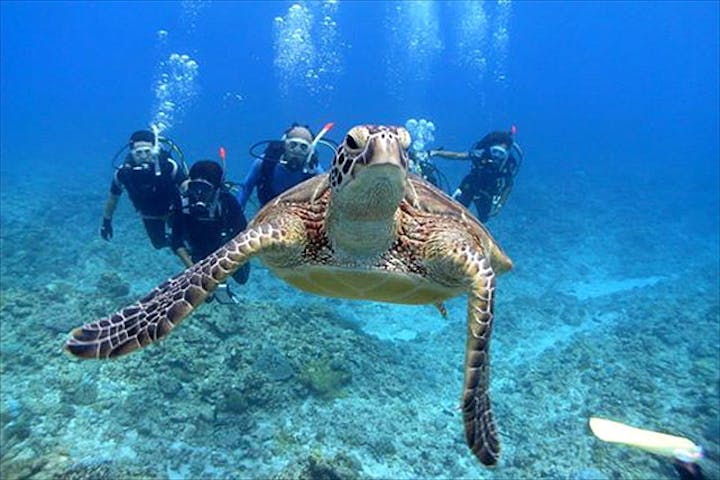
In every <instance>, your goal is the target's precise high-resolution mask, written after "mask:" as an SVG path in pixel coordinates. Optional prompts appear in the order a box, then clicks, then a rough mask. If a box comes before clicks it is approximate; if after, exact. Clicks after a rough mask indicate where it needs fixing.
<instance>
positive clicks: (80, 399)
mask: <svg viewBox="0 0 720 480" xmlns="http://www.w3.org/2000/svg"><path fill="white" fill-rule="evenodd" d="M61 397H62V401H63V402H64V403H68V404H71V405H90V404H92V403H95V402H96V401H97V398H98V387H97V384H96V383H95V382H91V381H89V380H83V381H82V382H80V383H78V384H77V385H74V384H72V383H70V382H67V383H66V385H65V388H64V389H63V391H62V393H61Z"/></svg>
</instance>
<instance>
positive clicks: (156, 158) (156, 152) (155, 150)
mask: <svg viewBox="0 0 720 480" xmlns="http://www.w3.org/2000/svg"><path fill="white" fill-rule="evenodd" d="M150 129H151V130H152V132H153V146H152V156H153V164H154V165H155V176H156V177H159V176H160V175H162V171H161V170H160V142H158V137H159V135H160V129H158V127H157V125H154V124H153V125H150Z"/></svg>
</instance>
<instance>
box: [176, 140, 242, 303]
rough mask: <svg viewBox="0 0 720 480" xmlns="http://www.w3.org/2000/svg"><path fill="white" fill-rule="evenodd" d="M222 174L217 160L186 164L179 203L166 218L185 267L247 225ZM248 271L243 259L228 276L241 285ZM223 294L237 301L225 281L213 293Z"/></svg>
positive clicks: (220, 295) (222, 153) (218, 296)
mask: <svg viewBox="0 0 720 480" xmlns="http://www.w3.org/2000/svg"><path fill="white" fill-rule="evenodd" d="M221 155H224V149H221ZM224 176H225V175H224V169H223V167H221V166H220V164H218V163H217V162H214V161H211V160H200V161H198V162H195V163H194V164H193V166H192V167H191V168H190V174H189V179H188V180H186V181H185V182H183V184H182V186H181V188H180V191H181V207H180V210H179V211H177V212H175V211H174V212H173V215H171V221H170V224H171V232H172V233H171V243H172V249H173V251H174V252H175V253H176V254H177V256H178V257H180V260H181V261H182V262H183V265H185V266H186V267H190V266H192V265H193V264H194V263H197V262H199V261H200V260H202V259H203V258H205V257H207V256H208V255H210V254H211V253H213V252H214V251H215V250H217V249H218V248H220V247H221V246H222V245H224V244H225V243H227V242H228V241H229V240H230V239H231V238H233V237H234V236H235V235H237V234H238V233H240V232H242V231H243V230H244V229H245V227H246V226H247V219H246V218H245V214H244V213H243V210H242V208H241V207H240V204H239V203H238V201H237V199H236V198H235V196H234V195H233V194H232V193H230V190H229V189H228V187H227V185H226V183H225V178H224ZM249 274H250V263H246V264H245V265H243V266H242V267H241V268H240V269H238V270H237V271H236V272H235V273H234V274H233V276H232V277H233V278H234V279H235V281H236V282H237V283H239V284H240V285H242V284H244V283H245V282H247V280H248V276H249ZM223 293H224V294H225V295H223ZM223 297H228V298H229V300H230V301H231V302H233V303H237V301H236V300H235V297H234V296H233V295H232V292H231V291H230V289H229V288H228V287H227V285H226V284H225V285H224V286H221V288H220V290H218V291H216V292H215V294H214V298H217V299H218V300H219V301H220V303H227V302H226V301H223V300H222V298H223ZM211 298H212V297H211Z"/></svg>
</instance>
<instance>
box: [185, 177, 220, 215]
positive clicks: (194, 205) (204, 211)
mask: <svg viewBox="0 0 720 480" xmlns="http://www.w3.org/2000/svg"><path fill="white" fill-rule="evenodd" d="M216 194H217V189H216V188H215V186H214V185H213V184H212V183H210V182H208V181H207V180H205V179H202V178H199V179H196V180H190V181H189V182H188V186H187V197H188V205H189V207H190V213H191V214H193V215H202V216H209V215H210V211H211V207H212V206H213V205H214V204H215V200H216Z"/></svg>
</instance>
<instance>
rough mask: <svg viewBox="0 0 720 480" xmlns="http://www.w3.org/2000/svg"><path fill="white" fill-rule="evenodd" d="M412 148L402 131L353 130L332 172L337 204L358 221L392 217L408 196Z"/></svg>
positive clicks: (381, 129) (398, 129)
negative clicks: (409, 163)
mask: <svg viewBox="0 0 720 480" xmlns="http://www.w3.org/2000/svg"><path fill="white" fill-rule="evenodd" d="M409 147H410V134H409V133H408V131H407V130H405V129H404V128H402V127H386V126H376V125H362V126H357V127H353V128H352V129H351V130H350V131H349V132H348V133H347V135H346V136H345V139H344V140H343V142H342V144H341V145H340V148H339V149H338V152H337V155H335V158H334V159H333V164H332V169H331V170H330V187H331V189H332V192H333V199H332V201H333V203H334V204H335V205H336V206H338V207H339V208H340V209H341V210H342V211H343V213H344V214H345V215H347V216H349V217H352V218H356V219H358V220H360V219H366V220H379V219H381V218H388V217H392V215H393V214H394V212H395V210H396V209H397V207H398V205H399V204H400V201H401V200H402V199H403V197H404V196H405V185H406V181H407V169H408V152H407V149H408V148H409Z"/></svg>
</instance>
